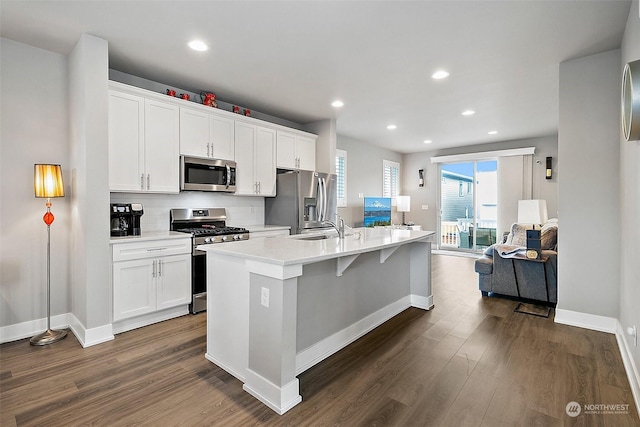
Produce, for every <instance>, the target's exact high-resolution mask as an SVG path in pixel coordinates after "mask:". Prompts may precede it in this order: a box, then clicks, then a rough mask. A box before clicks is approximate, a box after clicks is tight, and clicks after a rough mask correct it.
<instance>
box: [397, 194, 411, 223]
mask: <svg viewBox="0 0 640 427" xmlns="http://www.w3.org/2000/svg"><path fill="white" fill-rule="evenodd" d="M396 204H397V208H398V212H402V225H407V223H406V222H405V220H404V215H405V212H410V211H411V196H398V197H396Z"/></svg>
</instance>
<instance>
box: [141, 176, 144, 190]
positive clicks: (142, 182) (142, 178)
mask: <svg viewBox="0 0 640 427" xmlns="http://www.w3.org/2000/svg"><path fill="white" fill-rule="evenodd" d="M140 189H141V190H144V174H143V173H142V174H140Z"/></svg>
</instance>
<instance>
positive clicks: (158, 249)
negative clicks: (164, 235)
mask: <svg viewBox="0 0 640 427" xmlns="http://www.w3.org/2000/svg"><path fill="white" fill-rule="evenodd" d="M190 302H191V239H190V238H188V239H172V240H156V241H152V242H147V243H144V242H135V243H116V244H114V245H113V321H114V322H117V321H120V320H124V319H129V318H132V317H136V316H140V315H143V314H148V313H153V312H156V311H160V310H164V309H167V308H172V307H176V306H180V305H187V304H189V303H190ZM150 323H153V322H150Z"/></svg>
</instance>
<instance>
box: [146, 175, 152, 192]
mask: <svg viewBox="0 0 640 427" xmlns="http://www.w3.org/2000/svg"><path fill="white" fill-rule="evenodd" d="M150 189H151V179H150V178H149V174H147V190H150Z"/></svg>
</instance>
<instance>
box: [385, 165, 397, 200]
mask: <svg viewBox="0 0 640 427" xmlns="http://www.w3.org/2000/svg"><path fill="white" fill-rule="evenodd" d="M382 166H383V179H384V183H383V186H382V197H391V198H392V199H393V200H394V201H395V198H396V197H397V196H398V193H399V189H400V163H398V162H392V161H391V160H383V162H382Z"/></svg>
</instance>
